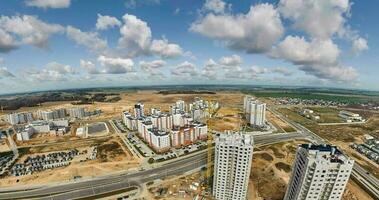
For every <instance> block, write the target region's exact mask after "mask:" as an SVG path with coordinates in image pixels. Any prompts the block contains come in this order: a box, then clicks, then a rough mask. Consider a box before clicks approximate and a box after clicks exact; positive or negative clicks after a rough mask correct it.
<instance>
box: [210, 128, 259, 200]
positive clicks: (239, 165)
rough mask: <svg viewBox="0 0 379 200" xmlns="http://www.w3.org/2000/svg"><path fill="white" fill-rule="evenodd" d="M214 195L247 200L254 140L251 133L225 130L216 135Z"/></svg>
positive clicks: (217, 197)
mask: <svg viewBox="0 0 379 200" xmlns="http://www.w3.org/2000/svg"><path fill="white" fill-rule="evenodd" d="M215 142H216V146H215V160H214V173H213V196H214V197H215V199H217V200H246V197H247V189H248V183H249V176H250V170H251V163H252V158H253V145H254V140H253V137H252V136H251V135H248V134H243V133H232V132H225V133H222V134H220V135H219V136H217V137H215Z"/></svg>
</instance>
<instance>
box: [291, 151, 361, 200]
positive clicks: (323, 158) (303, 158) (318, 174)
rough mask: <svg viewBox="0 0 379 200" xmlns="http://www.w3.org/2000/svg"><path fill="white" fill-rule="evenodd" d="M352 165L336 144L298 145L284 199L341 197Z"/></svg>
mask: <svg viewBox="0 0 379 200" xmlns="http://www.w3.org/2000/svg"><path fill="white" fill-rule="evenodd" d="M353 165H354V161H353V160H351V159H349V158H348V157H346V156H345V155H343V154H342V152H340V151H339V150H338V149H337V147H335V146H330V145H312V144H302V145H300V146H299V147H298V149H297V153H296V158H295V162H294V166H293V169H292V177H291V180H290V182H289V185H288V188H287V192H286V195H285V197H284V200H320V199H325V200H339V199H341V197H342V194H343V192H344V190H345V187H346V184H347V181H348V180H349V177H350V173H351V171H352V168H353Z"/></svg>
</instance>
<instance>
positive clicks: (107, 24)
mask: <svg viewBox="0 0 379 200" xmlns="http://www.w3.org/2000/svg"><path fill="white" fill-rule="evenodd" d="M115 26H121V22H120V21H119V20H118V19H117V18H116V17H112V16H108V15H100V14H98V15H97V22H96V29H98V30H106V29H108V28H112V27H115Z"/></svg>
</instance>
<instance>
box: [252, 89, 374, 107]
mask: <svg viewBox="0 0 379 200" xmlns="http://www.w3.org/2000/svg"><path fill="white" fill-rule="evenodd" d="M245 93H246V94H250V95H254V96H256V97H271V98H281V97H288V98H299V99H309V100H310V99H318V100H324V101H335V102H341V103H349V104H359V103H366V102H377V103H379V96H378V95H376V94H373V95H369V94H359V93H356V94H348V93H327V92H307V91H296V90H283V91H278V90H260V91H245Z"/></svg>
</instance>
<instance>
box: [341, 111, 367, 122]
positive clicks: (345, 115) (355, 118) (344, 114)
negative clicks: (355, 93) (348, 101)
mask: <svg viewBox="0 0 379 200" xmlns="http://www.w3.org/2000/svg"><path fill="white" fill-rule="evenodd" d="M338 116H339V117H341V118H342V119H344V120H345V121H346V122H361V121H364V119H363V118H362V116H360V115H359V114H357V113H353V112H350V111H346V110H341V111H340V113H339V114H338Z"/></svg>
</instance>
